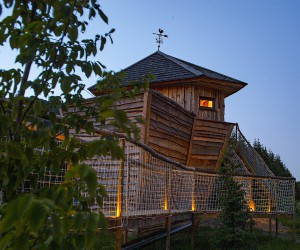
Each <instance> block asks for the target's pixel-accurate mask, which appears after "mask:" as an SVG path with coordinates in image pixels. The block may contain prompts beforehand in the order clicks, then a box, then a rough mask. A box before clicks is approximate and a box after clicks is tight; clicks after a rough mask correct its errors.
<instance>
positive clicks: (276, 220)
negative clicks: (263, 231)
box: [275, 218, 278, 238]
mask: <svg viewBox="0 0 300 250" xmlns="http://www.w3.org/2000/svg"><path fill="white" fill-rule="evenodd" d="M275 228H276V229H275V230H276V238H278V218H276V219H275Z"/></svg>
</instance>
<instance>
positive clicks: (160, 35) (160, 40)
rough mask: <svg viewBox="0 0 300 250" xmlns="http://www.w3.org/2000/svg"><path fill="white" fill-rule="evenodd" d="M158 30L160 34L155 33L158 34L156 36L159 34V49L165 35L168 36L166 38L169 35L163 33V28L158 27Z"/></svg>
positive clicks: (157, 38)
mask: <svg viewBox="0 0 300 250" xmlns="http://www.w3.org/2000/svg"><path fill="white" fill-rule="evenodd" d="M158 32H159V34H157V33H153V35H156V36H157V37H156V43H157V44H158V48H157V50H159V48H160V45H161V44H163V38H164V37H166V38H167V37H168V36H167V35H164V34H163V33H164V31H163V30H162V29H158Z"/></svg>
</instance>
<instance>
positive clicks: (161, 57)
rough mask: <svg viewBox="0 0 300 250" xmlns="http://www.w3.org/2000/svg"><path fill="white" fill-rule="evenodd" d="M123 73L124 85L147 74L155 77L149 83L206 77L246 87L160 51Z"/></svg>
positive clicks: (91, 88) (234, 80) (231, 79)
mask: <svg viewBox="0 0 300 250" xmlns="http://www.w3.org/2000/svg"><path fill="white" fill-rule="evenodd" d="M124 71H125V73H126V76H125V78H124V84H125V85H126V84H128V83H129V82H130V81H135V80H139V79H141V78H142V77H143V76H145V75H147V74H152V75H154V77H155V80H153V81H151V83H160V82H169V81H174V80H184V79H190V78H191V79H193V78H198V77H201V76H207V77H209V78H212V79H216V80H222V81H229V82H233V83H242V84H243V85H246V83H244V82H241V81H239V80H236V79H234V78H231V77H228V76H225V75H222V74H220V73H217V72H214V71H212V70H209V69H206V68H203V67H201V66H198V65H195V64H192V63H190V62H186V61H184V60H181V59H178V58H175V57H173V56H170V55H167V54H165V53H163V52H161V51H156V52H155V53H153V54H151V55H149V56H147V57H145V58H144V59H142V60H140V61H138V62H136V63H134V64H132V65H131V66H129V67H127V68H125V69H124ZM94 86H95V85H94ZM94 86H92V87H90V88H89V90H91V91H92V90H93V89H94Z"/></svg>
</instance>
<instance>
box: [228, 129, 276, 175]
mask: <svg viewBox="0 0 300 250" xmlns="http://www.w3.org/2000/svg"><path fill="white" fill-rule="evenodd" d="M233 138H235V139H236V149H237V151H238V152H239V154H240V155H241V157H243V159H244V160H245V161H246V162H247V163H248V164H249V165H250V166H251V167H252V168H253V169H254V171H255V173H256V174H257V175H260V176H272V177H273V176H274V174H273V173H272V171H271V170H270V169H269V167H268V166H267V165H266V163H265V162H264V160H263V159H262V158H261V156H260V155H259V154H258V153H257V152H256V151H255V149H254V148H253V147H252V145H251V144H250V143H249V142H248V141H247V139H246V138H245V136H244V135H243V134H242V133H241V131H240V130H239V128H238V127H237V126H236V128H235V134H233Z"/></svg>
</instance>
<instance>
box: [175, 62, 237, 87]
mask: <svg viewBox="0 0 300 250" xmlns="http://www.w3.org/2000/svg"><path fill="white" fill-rule="evenodd" d="M178 60H180V61H182V62H184V63H187V64H189V65H193V66H195V67H197V68H200V69H203V70H205V71H208V72H211V73H214V74H217V75H219V76H223V77H226V78H229V79H231V80H234V81H238V82H242V81H240V80H238V79H235V78H233V77H230V76H227V75H224V74H221V73H219V72H217V71H214V70H211V69H208V68H205V67H203V66H199V65H197V64H194V63H191V62H187V61H185V60H182V59H179V58H178ZM190 67H191V66H190ZM203 74H204V75H206V74H205V73H203Z"/></svg>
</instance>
